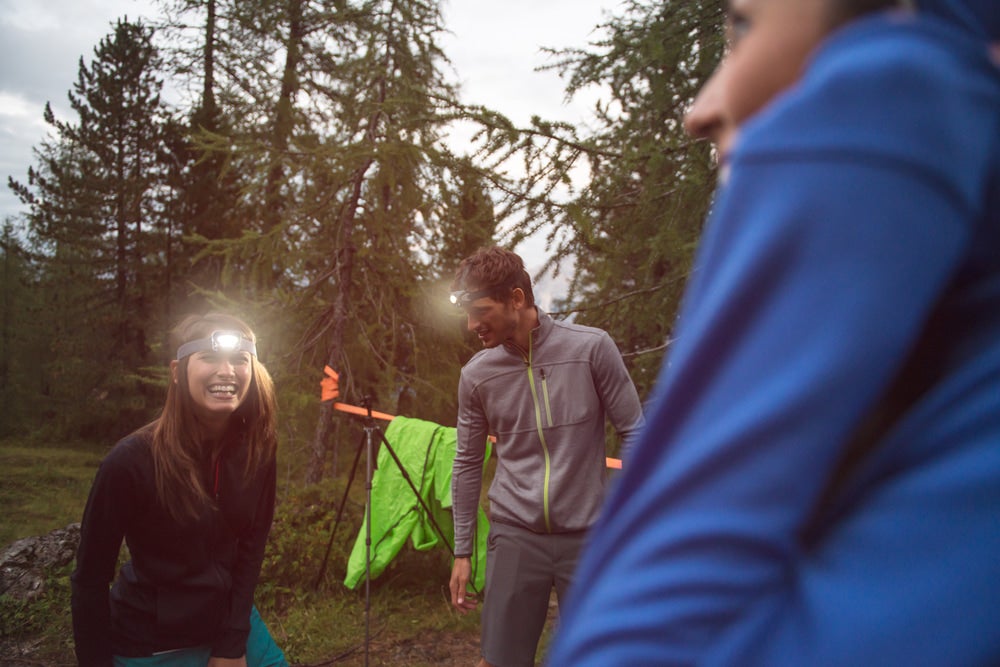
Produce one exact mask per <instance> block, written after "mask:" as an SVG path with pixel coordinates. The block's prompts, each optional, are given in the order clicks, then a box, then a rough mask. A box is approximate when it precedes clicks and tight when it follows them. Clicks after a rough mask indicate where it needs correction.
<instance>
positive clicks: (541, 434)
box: [526, 335, 552, 533]
mask: <svg viewBox="0 0 1000 667" xmlns="http://www.w3.org/2000/svg"><path fill="white" fill-rule="evenodd" d="M533 340H534V336H531V335H529V336H528V358H527V360H526V361H527V362H528V386H529V387H531V399H532V402H533V403H534V405H535V426H536V428H537V429H538V439H539V440H540V441H541V445H542V456H543V457H544V458H545V477H544V479H543V482H542V512H543V514H544V516H545V530H546V531H547V532H550V533H551V532H552V521H551V519H550V517H549V481H550V480H551V477H552V461H551V459H550V458H549V446H548V443H547V442H546V440H545V431H544V430H543V424H542V408H541V406H540V405H539V401H538V388H537V387H536V386H535V373H534V368H533V367H532V342H533ZM541 375H542V390H543V392H544V394H545V403H546V405H545V407H546V412H547V413H548V417H549V423H550V424H551V423H552V411H551V410H549V409H548V408H549V405H548V388H547V386H546V383H545V372H544V371H542V374H541Z"/></svg>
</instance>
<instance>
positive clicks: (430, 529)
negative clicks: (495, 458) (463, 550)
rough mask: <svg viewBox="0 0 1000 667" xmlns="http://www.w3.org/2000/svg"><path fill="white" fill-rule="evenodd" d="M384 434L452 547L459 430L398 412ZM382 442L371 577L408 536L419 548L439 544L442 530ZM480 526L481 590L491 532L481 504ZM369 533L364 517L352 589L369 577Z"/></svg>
mask: <svg viewBox="0 0 1000 667" xmlns="http://www.w3.org/2000/svg"><path fill="white" fill-rule="evenodd" d="M385 439H386V440H387V441H388V442H389V444H390V445H391V446H392V449H393V451H394V452H396V456H397V457H399V460H400V462H401V463H402V465H403V466H404V467H405V468H406V472H407V473H408V474H409V476H410V480H411V481H412V482H413V485H414V486H415V487H417V488H418V489H419V490H420V497H421V498H423V500H424V504H425V505H427V507H428V508H430V511H431V513H432V514H433V515H434V520H435V521H436V522H437V525H438V526H439V527H440V528H441V530H442V532H443V533H444V537H445V538H446V539H447V540H448V542H449V544H450V545H451V546H452V548H454V543H455V537H454V525H453V523H452V517H451V466H452V461H453V460H454V458H455V442H456V430H455V429H454V428H450V427H447V426H441V425H440V424H435V423H434V422H429V421H424V420H421V419H412V418H409V417H396V418H394V419H393V420H392V421H391V422H389V426H388V428H386V431H385ZM378 444H379V445H380V446H379V448H378V461H377V467H376V470H375V472H374V473H373V474H372V498H371V517H372V531H371V532H372V547H371V577H372V579H375V578H376V577H378V576H379V575H380V574H382V572H383V571H384V570H385V568H386V567H387V566H388V565H389V563H390V562H391V561H392V559H393V558H395V557H396V554H398V553H399V551H400V549H402V548H403V545H404V544H405V543H406V540H407V538H410V539H411V541H412V543H413V548H414V549H417V550H419V551H427V550H429V549H432V548H434V547H436V546H438V545H440V544H441V536H440V535H438V531H437V529H435V527H434V524H433V523H431V521H430V519H428V517H427V516H426V514H425V513H424V509H423V507H422V506H421V505H420V501H418V500H417V498H416V497H415V496H414V494H413V489H412V488H410V485H409V484H408V483H407V481H406V479H405V478H404V477H403V474H402V472H400V470H399V467H398V466H397V465H396V462H395V461H394V460H393V459H392V456H391V455H390V454H389V451H388V450H387V448H386V447H385V444H384V443H378ZM489 448H490V445H489V443H487V451H486V456H485V459H489V456H490V450H489ZM477 526H478V528H477V531H476V541H475V553H474V554H473V556H472V577H471V579H470V583H472V585H473V586H474V587H475V590H477V591H482V590H483V586H484V585H485V582H486V537H487V535H488V533H489V521H488V520H487V518H486V512H484V511H483V508H482V507H480V508H479V515H478V523H477ZM365 534H366V524H365V522H362V524H361V529H360V530H359V531H358V536H357V538H356V539H355V541H354V548H353V549H352V550H351V555H350V557H349V558H348V561H347V574H346V576H345V577H344V585H345V586H347V587H348V588H350V589H354V588H355V587H357V585H358V583H360V582H361V581H363V580H364V577H365Z"/></svg>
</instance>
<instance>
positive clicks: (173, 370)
mask: <svg viewBox="0 0 1000 667" xmlns="http://www.w3.org/2000/svg"><path fill="white" fill-rule="evenodd" d="M179 363H180V362H179V361H177V360H176V359H174V360H173V361H171V362H170V381H171V382H173V383H174V384H177V365H178V364H179Z"/></svg>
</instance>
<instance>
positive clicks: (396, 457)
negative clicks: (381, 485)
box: [379, 431, 455, 558]
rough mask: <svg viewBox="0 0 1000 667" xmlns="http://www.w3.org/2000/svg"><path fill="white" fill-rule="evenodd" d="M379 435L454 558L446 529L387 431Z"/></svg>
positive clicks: (453, 551)
mask: <svg viewBox="0 0 1000 667" xmlns="http://www.w3.org/2000/svg"><path fill="white" fill-rule="evenodd" d="M379 435H381V436H382V444H383V445H385V448H386V450H388V452H389V455H390V456H392V460H393V461H395V462H396V467H397V468H399V472H401V473H402V474H403V479H405V480H406V483H407V484H409V485H410V489H412V490H413V495H414V496H416V497H417V501H418V502H419V503H420V506H421V507H422V508H423V509H424V514H426V515H427V518H428V519H430V522H431V525H432V526H434V530H436V531H437V534H438V535H439V536H440V537H441V541H442V542H444V545H445V546H446V547H448V553H450V554H451V556H452V558H454V557H455V550H454V549H453V548H452V547H451V543H450V542H449V541H448V538H447V537H446V536H445V534H444V531H443V530H441V526H439V525H438V522H437V520H436V519H435V518H434V515H433V514H431V509H430V508H429V507H428V506H427V503H425V502H424V499H423V497H421V495H420V489H418V488H417V487H416V485H414V483H413V480H412V479H410V474H409V473H408V472H406V468H405V467H403V462H402V461H400V460H399V457H398V456H396V451H395V450H394V449H393V448H392V445H390V444H389V441H388V440H387V439H386V437H385V433H382V432H381V431H379Z"/></svg>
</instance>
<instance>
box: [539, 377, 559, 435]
mask: <svg viewBox="0 0 1000 667" xmlns="http://www.w3.org/2000/svg"><path fill="white" fill-rule="evenodd" d="M538 372H539V374H540V375H541V376H542V401H543V402H544V403H545V419H546V420H547V421H548V423H549V427H552V426H555V424H553V423H552V404H551V403H550V402H549V381H548V379H547V378H546V377H545V369H544V368H540V369H538Z"/></svg>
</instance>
